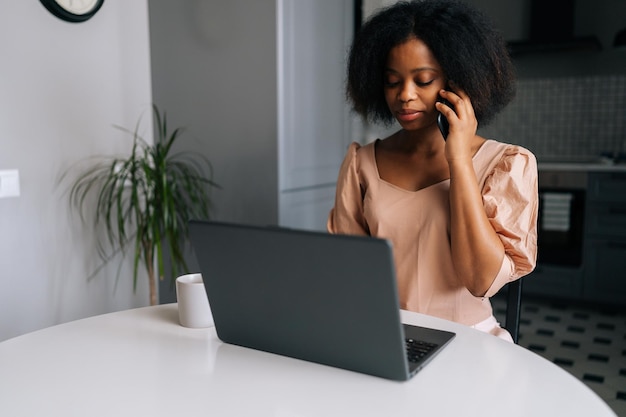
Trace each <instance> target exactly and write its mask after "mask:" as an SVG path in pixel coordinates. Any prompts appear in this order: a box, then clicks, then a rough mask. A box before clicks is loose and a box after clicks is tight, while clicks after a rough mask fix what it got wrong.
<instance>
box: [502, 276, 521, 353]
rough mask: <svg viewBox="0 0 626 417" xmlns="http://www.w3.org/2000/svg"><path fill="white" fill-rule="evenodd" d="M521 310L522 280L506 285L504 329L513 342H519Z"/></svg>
mask: <svg viewBox="0 0 626 417" xmlns="http://www.w3.org/2000/svg"><path fill="white" fill-rule="evenodd" d="M521 310H522V278H519V279H517V280H515V281H513V282H510V283H508V284H507V294H506V317H505V322H504V328H505V329H506V330H507V331H508V332H509V333H511V337H513V342H514V343H516V344H517V342H518V340H519V322H520V313H521Z"/></svg>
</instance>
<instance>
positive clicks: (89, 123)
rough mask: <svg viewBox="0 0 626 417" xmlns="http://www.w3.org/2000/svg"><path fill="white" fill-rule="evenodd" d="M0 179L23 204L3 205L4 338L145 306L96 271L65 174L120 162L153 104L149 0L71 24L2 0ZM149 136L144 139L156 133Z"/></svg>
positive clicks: (0, 278)
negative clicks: (8, 177) (12, 180)
mask: <svg viewBox="0 0 626 417" xmlns="http://www.w3.org/2000/svg"><path fill="white" fill-rule="evenodd" d="M0 3H1V4H2V6H3V10H2V13H1V14H0V57H1V58H0V59H1V62H2V64H1V65H0V170H3V169H18V170H19V174H20V186H21V196H20V197H17V198H4V199H0V341H1V340H5V339H8V338H11V337H14V336H17V335H20V334H23V333H26V332H29V331H33V330H36V329H40V328H43V327H46V326H49V325H54V324H57V323H62V322H65V321H69V320H73V319H78V318H83V317H87V316H91V315H95V314H100V313H106V312H110V311H115V310H120V309H125V308H131V307H138V306H142V305H147V304H148V294H147V293H148V291H147V282H145V281H146V279H145V277H141V278H142V279H140V281H139V287H138V290H137V292H136V293H133V290H132V280H131V279H130V276H129V274H130V269H129V268H128V265H125V266H124V269H122V272H121V275H122V276H121V278H120V280H119V282H118V283H117V285H116V280H115V275H116V267H117V263H116V264H115V265H112V266H111V267H109V268H107V269H106V270H105V271H103V272H102V273H101V274H99V275H97V276H96V277H94V278H93V279H92V280H89V281H88V280H87V276H88V275H89V274H90V272H91V271H93V269H94V268H95V266H97V265H98V258H97V255H96V254H95V250H94V244H93V235H92V234H90V232H89V230H88V229H86V228H83V227H81V225H80V223H79V221H78V218H77V217H76V216H71V215H70V213H69V211H68V202H67V198H66V196H64V195H63V193H62V191H63V188H62V187H57V185H56V181H57V179H58V177H59V175H60V174H61V173H62V172H63V171H64V170H65V169H67V168H68V167H70V165H72V164H74V163H75V162H77V161H78V160H81V159H83V158H85V157H87V156H90V155H102V154H111V153H115V154H117V153H120V152H123V151H125V150H126V149H128V146H129V144H130V140H129V137H128V136H127V135H124V134H122V133H120V132H119V131H117V130H115V129H114V128H113V127H112V125H113V124H117V125H122V126H126V127H129V128H131V129H132V128H133V127H134V126H135V123H136V121H137V119H138V117H139V116H140V115H141V114H142V113H143V112H145V111H146V110H149V106H150V103H151V100H152V99H151V82H150V53H149V30H148V10H147V0H133V1H128V0H107V1H105V3H104V6H103V7H102V9H101V10H100V12H99V13H98V14H97V15H96V16H95V17H94V18H93V19H91V20H89V21H87V22H85V23H80V24H70V23H66V22H63V21H61V20H59V19H57V18H56V17H54V16H53V15H51V14H50V13H49V12H48V11H47V10H46V9H45V8H44V7H43V6H42V5H41V3H40V2H39V1H36V0H30V1H9V0H0ZM149 132H150V131H147V135H148V137H149V138H151V135H150V133H149Z"/></svg>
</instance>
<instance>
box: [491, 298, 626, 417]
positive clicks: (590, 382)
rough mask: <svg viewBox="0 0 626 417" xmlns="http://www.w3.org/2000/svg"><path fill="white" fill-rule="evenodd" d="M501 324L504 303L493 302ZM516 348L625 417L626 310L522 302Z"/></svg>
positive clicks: (542, 301)
mask: <svg viewBox="0 0 626 417" xmlns="http://www.w3.org/2000/svg"><path fill="white" fill-rule="evenodd" d="M492 302H493V307H494V312H495V315H496V317H497V318H498V319H499V321H500V322H501V323H504V321H503V320H504V312H505V309H506V302H505V301H504V300H503V299H501V298H499V297H494V298H493V300H492ZM519 344H520V345H521V346H523V347H525V348H527V349H530V350H532V351H533V352H535V353H537V354H538V355H541V356H542V357H544V358H546V359H548V360H550V361H552V362H554V363H555V364H556V365H558V366H560V367H561V368H563V369H565V370H566V371H568V372H569V373H571V374H572V375H573V376H575V377H576V378H578V379H580V380H581V381H583V382H584V383H585V384H586V385H587V386H588V387H589V388H591V389H592V390H593V391H595V392H596V393H597V394H598V395H599V396H600V397H602V399H604V401H606V403H607V404H608V405H609V406H610V407H611V408H612V409H613V410H614V411H615V413H616V414H617V415H618V416H622V417H626V308H624V309H622V310H620V309H605V308H601V307H589V306H577V305H573V304H566V303H563V302H552V301H549V300H542V299H535V298H530V297H528V296H525V297H524V298H523V301H522V313H521V324H520V340H519Z"/></svg>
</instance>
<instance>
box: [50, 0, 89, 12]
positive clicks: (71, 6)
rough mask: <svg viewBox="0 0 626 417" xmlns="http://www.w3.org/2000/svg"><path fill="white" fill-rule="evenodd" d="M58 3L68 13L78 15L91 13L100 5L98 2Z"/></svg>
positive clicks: (65, 0) (64, 0) (75, 0)
mask: <svg viewBox="0 0 626 417" xmlns="http://www.w3.org/2000/svg"><path fill="white" fill-rule="evenodd" d="M56 2H57V4H58V5H59V6H61V7H63V8H64V9H65V10H67V11H68V12H70V13H74V14H78V15H82V14H85V13H89V12H90V11H91V10H93V8H94V7H96V5H97V4H98V0H56Z"/></svg>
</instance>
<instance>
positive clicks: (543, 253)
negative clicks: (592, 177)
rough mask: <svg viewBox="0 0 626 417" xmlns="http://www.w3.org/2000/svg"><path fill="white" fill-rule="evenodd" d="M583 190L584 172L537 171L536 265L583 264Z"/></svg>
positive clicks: (585, 174)
mask: <svg viewBox="0 0 626 417" xmlns="http://www.w3.org/2000/svg"><path fill="white" fill-rule="evenodd" d="M586 189H587V172H586V171H560V170H551V171H544V170H540V171H539V218H538V224H537V228H538V230H537V245H538V253H537V262H538V263H539V264H550V265H557V266H566V267H579V266H581V265H582V258H583V231H584V225H585V222H584V220H585V192H586Z"/></svg>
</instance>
